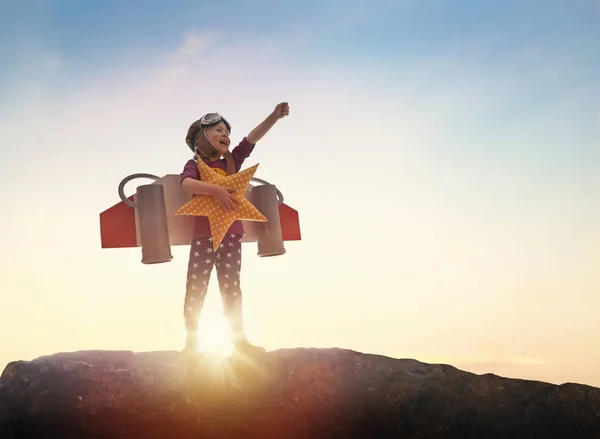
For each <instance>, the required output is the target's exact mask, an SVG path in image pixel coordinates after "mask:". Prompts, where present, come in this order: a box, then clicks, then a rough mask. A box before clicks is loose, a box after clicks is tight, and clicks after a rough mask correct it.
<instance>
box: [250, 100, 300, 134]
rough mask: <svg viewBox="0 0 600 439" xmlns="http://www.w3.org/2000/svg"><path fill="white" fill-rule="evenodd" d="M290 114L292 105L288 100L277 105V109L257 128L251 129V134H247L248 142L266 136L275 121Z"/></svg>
mask: <svg viewBox="0 0 600 439" xmlns="http://www.w3.org/2000/svg"><path fill="white" fill-rule="evenodd" d="M289 114H290V107H289V105H288V103H287V102H281V103H279V104H277V105H276V106H275V109H274V110H273V112H272V113H271V114H269V115H268V116H267V118H266V119H265V120H263V121H262V122H261V123H260V124H258V126H257V127H256V128H254V129H253V130H252V131H250V134H248V135H247V136H246V139H247V140H248V142H250V143H252V144H254V143H257V142H258V141H259V140H260V139H262V138H263V137H264V135H265V134H267V133H268V132H269V130H270V129H271V128H273V125H275V122H277V121H278V120H279V119H282V118H284V117H285V116H287V115H289Z"/></svg>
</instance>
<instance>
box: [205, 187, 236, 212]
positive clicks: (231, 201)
mask: <svg viewBox="0 0 600 439" xmlns="http://www.w3.org/2000/svg"><path fill="white" fill-rule="evenodd" d="M234 192H235V189H232V188H230V187H221V186H215V188H214V190H213V193H212V196H213V198H214V199H215V200H216V201H217V203H219V205H220V206H221V207H222V208H223V209H225V210H228V211H230V212H233V211H234V210H235V208H236V207H235V205H236V204H240V200H238V199H237V198H236V197H234V196H233V195H231V194H233V193H234Z"/></svg>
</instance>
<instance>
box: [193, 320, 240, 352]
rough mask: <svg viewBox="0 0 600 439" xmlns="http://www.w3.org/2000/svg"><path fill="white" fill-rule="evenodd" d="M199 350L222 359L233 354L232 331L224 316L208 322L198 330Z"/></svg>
mask: <svg viewBox="0 0 600 439" xmlns="http://www.w3.org/2000/svg"><path fill="white" fill-rule="evenodd" d="M198 350H199V351H200V352H204V353H206V354H211V355H216V356H219V357H222V358H225V357H228V356H230V355H231V353H232V352H233V344H232V343H231V337H230V331H229V326H228V325H227V322H226V321H225V318H224V317H223V316H220V318H215V319H211V320H208V319H207V320H206V321H205V322H204V323H203V324H201V325H200V327H199V328H198Z"/></svg>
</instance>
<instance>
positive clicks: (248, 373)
mask: <svg viewBox="0 0 600 439" xmlns="http://www.w3.org/2000/svg"><path fill="white" fill-rule="evenodd" d="M0 438H3V439H21V438H61V439H71V438H73V439H75V438H77V439H82V438H111V439H115V438H136V439H137V438H153V439H154V438H156V439H158V438H160V439H164V438H174V439H187V438H195V439H198V438H211V439H212V438H215V439H216V438H219V439H227V438H236V439H244V438H261V439H268V438H282V439H283V438H285V439H295V438H298V439H299V438H311V439H312V438H314V439H320V438H345V439H353V438H361V439H362V438H364V439H371V438H372V439H377V438H381V439H387V438H411V439H416V438H419V439H427V438H461V439H469V438H472V439H475V438H477V439H483V438H488V439H494V438H511V439H516V438H544V439H551V438H574V439H586V438H600V389H597V388H594V387H589V386H585V385H580V384H563V385H560V386H559V385H553V384H547V383H542V382H536V381H526V380H517V379H508V378H502V377H498V376H495V375H492V374H486V375H475V374H472V373H468V372H464V371H461V370H458V369H456V368H454V367H452V366H448V365H432V364H424V363H421V362H419V361H415V360H411V359H392V358H388V357H383V356H378V355H369V354H362V353H359V352H354V351H349V350H344V349H285V350H278V351H273V352H268V353H266V354H264V355H261V356H259V357H256V358H243V357H239V356H235V357H231V358H228V359H227V360H222V359H216V358H211V357H208V356H207V357H204V358H201V359H199V360H198V362H197V363H196V364H195V365H190V364H188V363H187V362H186V361H185V359H184V357H183V356H182V354H180V353H178V352H148V353H134V352H129V351H82V352H74V353H59V354H55V355H50V356H45V357H40V358H38V359H36V360H33V361H16V362H12V363H10V364H9V365H8V366H7V367H6V369H5V370H4V372H3V374H2V377H1V378H0Z"/></svg>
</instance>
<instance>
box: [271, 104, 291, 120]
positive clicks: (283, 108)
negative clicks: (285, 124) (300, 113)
mask: <svg viewBox="0 0 600 439" xmlns="http://www.w3.org/2000/svg"><path fill="white" fill-rule="evenodd" d="M289 114H290V106H289V105H288V103H287V102H281V103H280V104H277V105H276V106H275V109H274V110H273V115H274V116H275V117H276V118H277V119H282V118H284V117H285V116H287V115H289Z"/></svg>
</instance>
